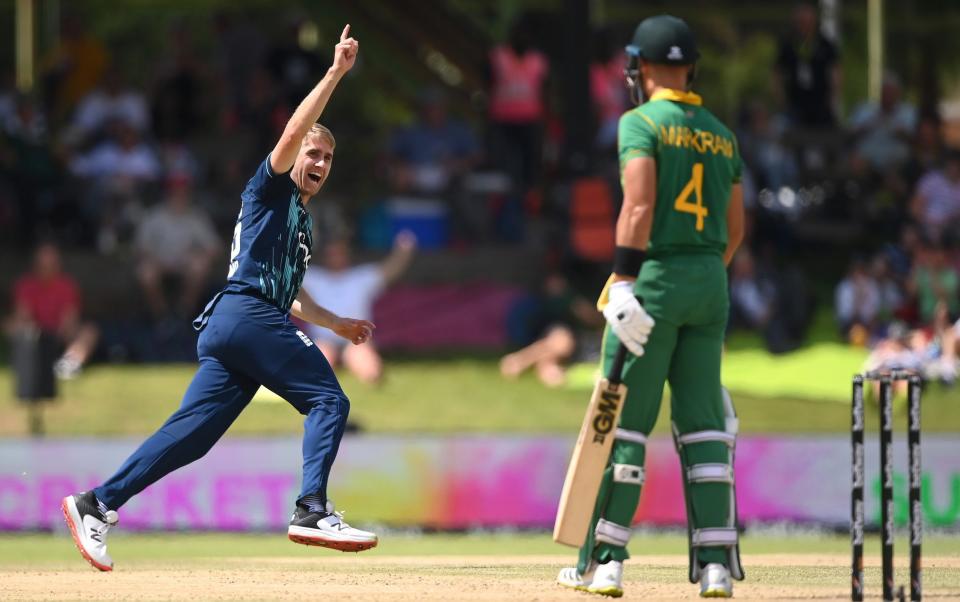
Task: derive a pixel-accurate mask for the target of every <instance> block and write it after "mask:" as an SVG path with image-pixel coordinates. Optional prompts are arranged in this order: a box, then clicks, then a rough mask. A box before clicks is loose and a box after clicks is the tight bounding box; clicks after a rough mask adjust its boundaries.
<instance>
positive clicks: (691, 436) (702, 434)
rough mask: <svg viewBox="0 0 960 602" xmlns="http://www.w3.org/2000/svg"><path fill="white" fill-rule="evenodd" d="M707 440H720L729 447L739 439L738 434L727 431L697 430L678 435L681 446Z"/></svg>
mask: <svg viewBox="0 0 960 602" xmlns="http://www.w3.org/2000/svg"><path fill="white" fill-rule="evenodd" d="M705 441H719V442H720V443H724V444H726V445H727V447H733V446H734V444H735V443H736V441H737V435H736V434H734V433H728V432H726V431H696V432H693V433H686V434H684V435H678V436H677V445H679V446H680V447H683V446H684V445H690V444H691V443H703V442H705Z"/></svg>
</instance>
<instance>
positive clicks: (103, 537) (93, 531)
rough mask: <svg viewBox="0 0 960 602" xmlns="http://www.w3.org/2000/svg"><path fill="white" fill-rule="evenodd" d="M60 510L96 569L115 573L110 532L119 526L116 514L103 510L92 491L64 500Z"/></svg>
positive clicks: (85, 556)
mask: <svg viewBox="0 0 960 602" xmlns="http://www.w3.org/2000/svg"><path fill="white" fill-rule="evenodd" d="M60 507H61V509H63V517H64V518H65V519H66V521H67V526H68V527H70V534H71V535H73V541H74V543H76V544H77V549H78V550H80V554H82V555H83V557H84V558H86V560H87V562H89V563H90V564H91V565H93V567H94V568H96V569H100V570H101V571H112V570H113V559H112V558H110V555H109V554H107V532H108V531H110V527H112V526H114V525H115V524H117V520H118V516H117V513H116V511H115V510H107V509H106V508H105V507H103V506H102V505H101V504H100V503H99V502H97V498H96V496H95V495H93V492H92V491H85V492H82V493H78V494H77V495H69V496H67V497H65V498H63V501H62V502H61V503H60Z"/></svg>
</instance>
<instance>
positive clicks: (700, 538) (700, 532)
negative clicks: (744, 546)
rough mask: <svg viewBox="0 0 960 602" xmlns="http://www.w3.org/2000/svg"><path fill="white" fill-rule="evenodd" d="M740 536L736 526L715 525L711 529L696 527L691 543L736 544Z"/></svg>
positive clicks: (698, 544)
mask: <svg viewBox="0 0 960 602" xmlns="http://www.w3.org/2000/svg"><path fill="white" fill-rule="evenodd" d="M738 540H739V536H738V534H737V529H736V528H735V527H715V528H710V529H694V530H693V534H692V535H691V537H690V545H692V546H694V547H702V546H735V545H737V541H738Z"/></svg>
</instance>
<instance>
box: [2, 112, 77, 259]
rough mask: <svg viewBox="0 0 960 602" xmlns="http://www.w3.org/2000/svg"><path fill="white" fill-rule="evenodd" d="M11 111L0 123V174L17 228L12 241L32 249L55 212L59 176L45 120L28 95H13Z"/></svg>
mask: <svg viewBox="0 0 960 602" xmlns="http://www.w3.org/2000/svg"><path fill="white" fill-rule="evenodd" d="M14 103H15V104H14V111H13V113H12V114H10V115H8V117H7V119H6V120H5V122H4V123H2V124H0V138H2V139H3V140H2V142H0V144H2V146H3V147H5V148H4V149H3V151H0V155H2V156H0V172H6V173H3V174H0V176H2V179H5V180H6V181H7V183H8V185H9V186H10V192H11V193H12V205H13V207H14V208H15V209H14V211H15V215H16V222H17V224H18V227H17V229H16V231H15V232H14V233H13V239H14V240H16V241H17V242H18V243H19V244H20V245H23V246H32V245H33V242H34V237H35V235H36V234H37V233H38V231H39V230H41V229H43V228H47V229H49V227H50V226H51V223H52V222H53V221H54V215H55V214H56V213H57V211H56V209H57V208H56V205H57V200H58V192H59V191H60V186H59V182H61V181H62V179H63V178H62V177H61V176H62V174H61V169H60V165H59V162H58V161H57V160H56V158H55V157H54V155H53V152H52V149H51V145H50V138H49V131H48V129H47V120H46V117H45V116H44V114H43V112H42V111H41V110H40V107H39V106H38V104H37V103H36V102H34V100H33V99H32V98H30V97H28V96H24V95H15V96H14Z"/></svg>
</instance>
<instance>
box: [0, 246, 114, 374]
mask: <svg viewBox="0 0 960 602" xmlns="http://www.w3.org/2000/svg"><path fill="white" fill-rule="evenodd" d="M13 298H14V316H13V320H12V324H11V326H12V328H11V330H13V331H18V330H28V329H36V330H40V331H41V332H44V333H47V334H51V335H53V336H55V337H56V338H57V339H59V340H60V342H61V343H62V345H63V346H64V347H65V348H66V351H65V352H64V353H63V356H61V357H60V359H59V360H57V362H56V364H55V365H54V371H55V373H56V374H57V376H58V377H59V378H63V379H70V378H74V377H75V376H76V375H77V374H78V373H79V372H80V368H81V367H82V366H83V365H84V363H86V361H87V360H88V359H89V358H90V354H91V353H92V352H93V350H94V348H95V346H96V344H97V338H98V337H99V332H98V331H97V327H96V326H94V325H93V324H90V323H85V322H81V321H80V289H79V288H78V287H77V283H76V281H75V280H74V279H73V278H72V277H71V276H70V275H69V274H65V273H64V272H63V271H62V268H61V262H60V250H59V249H58V248H57V246H56V245H55V244H53V243H49V242H47V243H42V244H41V245H40V246H39V247H37V250H36V253H35V255H34V259H33V270H32V271H31V272H30V273H29V274H26V275H24V276H22V277H21V278H20V279H19V280H18V281H17V282H16V284H15V285H14V288H13Z"/></svg>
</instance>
